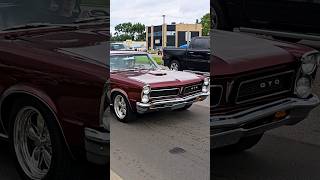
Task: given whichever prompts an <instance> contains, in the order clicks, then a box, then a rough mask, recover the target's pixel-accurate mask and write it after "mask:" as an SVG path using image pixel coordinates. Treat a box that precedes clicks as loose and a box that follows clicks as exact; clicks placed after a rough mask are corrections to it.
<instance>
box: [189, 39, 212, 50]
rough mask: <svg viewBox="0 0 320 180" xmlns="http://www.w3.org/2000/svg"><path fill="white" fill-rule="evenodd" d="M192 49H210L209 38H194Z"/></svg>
mask: <svg viewBox="0 0 320 180" xmlns="http://www.w3.org/2000/svg"><path fill="white" fill-rule="evenodd" d="M190 48H191V49H210V45H209V40H208V39H205V38H197V39H193V41H192V42H191V44H190Z"/></svg>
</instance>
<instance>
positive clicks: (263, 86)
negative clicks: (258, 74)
mask: <svg viewBox="0 0 320 180" xmlns="http://www.w3.org/2000/svg"><path fill="white" fill-rule="evenodd" d="M274 85H280V80H279V79H275V80H272V81H267V82H263V83H260V88H267V87H271V86H274Z"/></svg>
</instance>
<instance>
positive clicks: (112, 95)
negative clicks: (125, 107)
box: [110, 91, 133, 109]
mask: <svg viewBox="0 0 320 180" xmlns="http://www.w3.org/2000/svg"><path fill="white" fill-rule="evenodd" d="M116 94H121V95H123V96H124V97H125V98H126V99H127V101H128V102H129V106H130V108H131V109H133V108H132V106H131V103H130V100H129V98H128V96H126V95H125V94H123V93H122V92H120V91H113V92H111V95H110V100H111V102H110V104H112V105H113V98H114V96H115V95H116Z"/></svg>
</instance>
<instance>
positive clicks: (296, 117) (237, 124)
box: [210, 95, 320, 148]
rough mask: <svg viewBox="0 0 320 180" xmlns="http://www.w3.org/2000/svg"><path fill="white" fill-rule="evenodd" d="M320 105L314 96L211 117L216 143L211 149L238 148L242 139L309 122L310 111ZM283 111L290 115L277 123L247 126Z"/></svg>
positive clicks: (287, 99) (213, 137)
mask: <svg viewBox="0 0 320 180" xmlns="http://www.w3.org/2000/svg"><path fill="white" fill-rule="evenodd" d="M319 104H320V100H319V98H318V97H317V96H316V95H313V96H312V97H310V98H309V99H300V98H286V99H282V100H278V101H275V102H272V103H268V104H264V105H260V106H258V107H254V108H251V109H248V110H245V111H242V112H239V113H235V114H232V115H218V116H211V117H210V129H211V130H210V131H211V133H210V139H211V142H213V143H211V148H218V147H223V146H228V145H232V144H236V143H237V142H239V140H240V139H241V138H242V137H246V136H252V135H255V134H262V133H264V132H266V131H268V130H271V129H274V128H277V127H280V126H284V125H294V124H297V123H299V122H300V121H302V120H303V119H305V118H306V117H307V116H308V115H309V113H310V111H311V110H312V109H314V108H315V107H317V106H318V105H319ZM279 111H286V112H288V114H287V115H286V116H285V117H283V118H281V119H279V120H277V121H269V122H266V123H262V124H257V125H255V126H245V125H249V124H251V123H255V122H257V121H259V120H261V119H263V118H267V117H271V116H273V115H274V114H275V113H276V112H279ZM224 129H225V130H224ZM215 132H216V133H215Z"/></svg>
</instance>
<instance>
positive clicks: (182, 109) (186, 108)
mask: <svg viewBox="0 0 320 180" xmlns="http://www.w3.org/2000/svg"><path fill="white" fill-rule="evenodd" d="M191 106H192V104H188V105H186V106H185V107H183V108H181V109H178V111H185V110H188V109H189V108H191Z"/></svg>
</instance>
